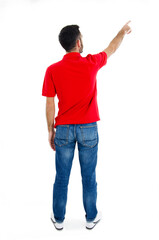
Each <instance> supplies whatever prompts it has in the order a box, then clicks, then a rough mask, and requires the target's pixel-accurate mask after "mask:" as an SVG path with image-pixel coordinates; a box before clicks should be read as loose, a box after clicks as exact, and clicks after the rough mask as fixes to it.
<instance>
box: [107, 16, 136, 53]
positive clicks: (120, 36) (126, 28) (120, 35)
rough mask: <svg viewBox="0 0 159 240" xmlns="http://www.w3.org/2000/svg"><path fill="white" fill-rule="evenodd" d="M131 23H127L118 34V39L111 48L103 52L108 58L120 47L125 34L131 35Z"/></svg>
mask: <svg viewBox="0 0 159 240" xmlns="http://www.w3.org/2000/svg"><path fill="white" fill-rule="evenodd" d="M129 23H130V21H129V22H127V23H126V24H125V25H124V26H123V27H122V29H121V30H120V31H119V32H118V34H117V35H116V37H115V38H114V39H113V40H112V41H111V42H110V44H109V46H108V47H107V48H106V49H104V50H103V52H106V54H107V58H108V57H110V56H111V55H112V54H113V53H114V52H115V51H116V50H117V48H118V47H119V46H120V44H121V42H122V40H123V38H124V36H125V34H129V33H131V28H130V27H129V25H128V24H129Z"/></svg>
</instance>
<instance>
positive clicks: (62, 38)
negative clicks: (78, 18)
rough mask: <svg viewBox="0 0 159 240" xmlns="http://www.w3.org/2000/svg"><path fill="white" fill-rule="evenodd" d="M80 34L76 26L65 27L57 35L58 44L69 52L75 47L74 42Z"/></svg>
mask: <svg viewBox="0 0 159 240" xmlns="http://www.w3.org/2000/svg"><path fill="white" fill-rule="evenodd" d="M80 34H81V33H80V31H79V26H78V25H67V26H65V27H64V28H62V29H61V31H60V33H59V36H58V38H59V42H60V44H61V45H62V47H63V48H64V49H65V50H66V51H67V52H69V51H70V50H72V49H73V48H74V47H75V46H76V41H77V39H78V38H79V37H80Z"/></svg>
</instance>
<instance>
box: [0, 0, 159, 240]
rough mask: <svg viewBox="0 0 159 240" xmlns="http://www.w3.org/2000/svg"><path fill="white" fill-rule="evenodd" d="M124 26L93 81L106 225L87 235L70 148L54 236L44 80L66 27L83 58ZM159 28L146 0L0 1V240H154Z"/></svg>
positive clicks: (158, 199) (158, 196)
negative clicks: (79, 41)
mask: <svg viewBox="0 0 159 240" xmlns="http://www.w3.org/2000/svg"><path fill="white" fill-rule="evenodd" d="M128 20H131V21H132V22H131V27H132V33H131V34H129V35H126V36H125V38H124V40H123V42H122V45H121V46H120V48H119V49H118V50H117V51H116V53H115V54H114V55H112V56H111V57H110V58H109V59H108V63H107V65H106V66H104V67H103V68H102V69H101V70H100V71H99V72H98V75H97V82H98V83H97V88H98V89H97V90H98V106H99V112H100V118H101V120H100V121H99V122H98V130H99V150H98V165H97V182H98V202H97V206H98V209H99V210H101V211H102V215H103V219H102V221H101V222H100V223H99V225H98V226H96V228H95V229H93V230H92V231H88V230H86V229H85V216H84V215H85V213H84V209H83V205H82V185H81V176H80V167H79V162H78V152H77V148H76V150H75V156H74V162H73V167H72V172H71V177H70V184H69V191H68V203H67V210H66V221H65V229H64V230H63V231H62V232H58V231H56V230H55V229H54V227H53V224H52V222H51V221H50V212H51V208H52V187H53V182H54V177H55V164H54V158H55V152H54V151H53V150H52V149H51V148H50V146H49V143H48V132H47V123H46V116H45V100H46V99H45V97H42V95H41V92H42V83H43V78H44V74H45V70H46V68H47V67H48V66H49V65H51V64H52V63H54V62H57V61H59V60H61V59H62V57H63V55H64V54H65V51H64V49H62V47H61V46H60V44H59V42H58V34H59V32H60V30H61V29H62V28H63V27H64V26H66V25H69V24H77V25H79V26H80V31H81V33H82V35H83V43H84V51H83V53H82V56H86V55H87V54H88V53H91V54H95V53H98V52H100V51H102V50H104V49H105V48H106V47H107V46H108V44H109V43H110V41H111V40H112V39H113V38H114V37H115V36H116V34H117V33H118V31H119V30H120V29H121V27H122V26H123V25H124V24H125V23H126V22H127V21H128ZM158 22H159V17H158V5H157V1H153V0H151V1H150V0H149V1H143V0H132V1H128V0H127V1H126V0H125V1H123V0H121V1H117V0H116V1H114V0H107V1H106V0H98V1H97V0H96V1H95V0H94V1H92V0H87V1H86V0H80V1H77V0H74V1H73V0H72V1H70V0H66V1H64V0H63V1H61V0H58V1H53V0H52V1H51V0H50V1H48V0H41V1H40V0H39V1H38V0H34V1H33V0H32V1H31V0H30V1H29V0H21V1H14V0H10V1H9V0H1V1H0V31H1V37H0V68H1V70H0V110H1V118H0V121H1V122H0V239H3V240H5V239H7V240H8V239H11V240H32V239H34V240H36V239H38V240H40V239H42V240H44V239H45V240H47V239H49V240H50V239H65V238H66V239H74V238H76V239H81V238H82V239H88V238H90V239H97V238H99V234H101V233H102V237H101V239H108V240H116V239H122V240H127V239H129V240H131V239H132V240H134V239H136V240H141V239H146V240H147V239H153V240H158V239H159V94H158V93H159V73H158V53H159V47H158V43H159V34H158ZM55 103H56V115H57V111H58V108H57V104H58V99H57V97H56V98H55Z"/></svg>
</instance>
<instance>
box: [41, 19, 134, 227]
mask: <svg viewBox="0 0 159 240" xmlns="http://www.w3.org/2000/svg"><path fill="white" fill-rule="evenodd" d="M129 22H130V21H129ZM129 22H128V23H126V24H125V25H124V26H123V28H122V29H121V30H120V31H119V33H118V34H117V35H116V37H115V38H114V39H113V40H112V41H111V42H110V44H109V46H108V47H107V48H106V49H105V50H103V51H102V52H100V53H98V54H93V55H92V54H88V55H87V56H86V57H82V56H81V55H80V53H82V52H83V41H82V34H81V32H80V31H79V26H78V25H68V26H66V27H64V28H63V29H62V30H61V31H60V33H59V42H60V44H61V45H62V47H63V48H64V49H65V50H66V54H65V55H64V57H63V58H62V60H61V61H59V62H57V63H54V64H52V65H50V66H49V67H48V68H47V69H46V73H45V77H44V82H43V89H42V95H43V96H46V97H47V98H46V118H47V125H48V132H49V143H50V146H51V148H52V149H53V150H54V151H55V160H56V177H55V182H54V186H53V204H52V210H53V212H52V213H51V220H52V222H53V223H54V226H55V227H56V229H58V230H61V229H63V226H64V219H65V213H66V203H67V189H68V183H69V176H70V171H71V167H72V161H73V158H74V150H75V146H76V142H77V144H78V154H79V162H80V167H81V176H82V186H83V205H84V209H85V213H86V215H85V217H86V228H87V229H92V228H93V227H94V226H95V225H96V223H97V222H99V220H100V214H99V213H98V210H97V207H96V200H97V183H96V172H95V171H96V164H97V152H98V142H99V136H98V125H97V121H99V120H100V117H99V111H98V104H97V82H96V74H97V72H98V71H99V69H100V68H102V67H103V66H104V65H105V64H106V62H107V59H108V58H109V57H110V56H111V55H112V54H113V53H114V52H115V51H116V49H117V48H118V47H119V46H120V44H121V42H122V40H123V38H124V36H125V34H128V33H130V32H131V28H130V27H129V25H128V24H129ZM56 94H57V97H58V99H59V102H58V107H59V111H58V115H57V117H56V118H55V103H54V97H55V96H56ZM54 118H55V124H54ZM55 128H56V132H55Z"/></svg>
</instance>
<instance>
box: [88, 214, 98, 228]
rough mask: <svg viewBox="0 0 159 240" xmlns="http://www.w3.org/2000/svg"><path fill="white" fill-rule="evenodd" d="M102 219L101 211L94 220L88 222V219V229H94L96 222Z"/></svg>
mask: <svg viewBox="0 0 159 240" xmlns="http://www.w3.org/2000/svg"><path fill="white" fill-rule="evenodd" d="M100 220H101V213H100V212H99V213H97V216H96V218H95V219H94V220H93V221H92V222H87V221H86V228H87V229H92V228H94V227H95V226H96V224H97V223H98V222H99V221H100Z"/></svg>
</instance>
